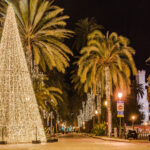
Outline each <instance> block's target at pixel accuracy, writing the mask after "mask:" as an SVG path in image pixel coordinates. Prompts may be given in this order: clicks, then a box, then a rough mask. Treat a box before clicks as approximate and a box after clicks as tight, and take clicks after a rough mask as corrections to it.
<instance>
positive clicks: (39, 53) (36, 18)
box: [0, 0, 73, 73]
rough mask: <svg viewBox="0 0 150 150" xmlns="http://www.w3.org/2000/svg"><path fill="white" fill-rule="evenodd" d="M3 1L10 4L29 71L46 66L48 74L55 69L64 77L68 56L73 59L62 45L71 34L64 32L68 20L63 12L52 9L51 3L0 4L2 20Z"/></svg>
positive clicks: (39, 0)
mask: <svg viewBox="0 0 150 150" xmlns="http://www.w3.org/2000/svg"><path fill="white" fill-rule="evenodd" d="M5 1H6V2H7V3H10V2H11V3H12V4H13V7H14V9H15V12H16V16H17V21H18V26H19V30H20V35H21V38H22V43H23V47H24V50H25V52H26V55H27V62H28V66H29V69H30V71H31V72H32V70H33V66H34V64H36V65H40V66H41V68H42V69H43V70H44V71H45V70H46V66H47V67H48V68H49V69H50V70H52V69H53V68H56V69H57V70H58V71H59V72H63V73H64V72H65V68H66V67H68V66H69V63H68V62H69V57H68V54H70V55H73V54H72V52H71V50H70V49H69V47H67V46H66V45H65V44H64V43H63V41H64V39H66V38H70V36H71V35H72V31H70V30H67V29H65V27H66V22H65V20H66V19H68V18H69V17H68V16H63V15H62V13H63V10H64V9H63V8H60V7H58V6H56V5H54V4H53V3H54V1H53V0H18V1H13V0H1V2H0V6H1V8H0V12H1V13H2V15H3V17H4V16H5V12H6V11H5V8H6V2H5ZM2 21H3V19H2ZM33 60H34V62H33Z"/></svg>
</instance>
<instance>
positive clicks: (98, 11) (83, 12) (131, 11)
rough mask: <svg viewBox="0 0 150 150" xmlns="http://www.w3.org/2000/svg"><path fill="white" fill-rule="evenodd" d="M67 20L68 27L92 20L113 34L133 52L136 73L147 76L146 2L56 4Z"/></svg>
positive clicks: (149, 29) (68, 0)
mask: <svg viewBox="0 0 150 150" xmlns="http://www.w3.org/2000/svg"><path fill="white" fill-rule="evenodd" d="M56 4H58V5H59V6H60V7H63V8H64V9H65V14H67V15H69V16H70V19H69V20H68V27H69V28H71V29H74V27H75V23H76V22H77V20H79V19H83V18H85V17H95V19H96V20H97V23H98V24H101V25H103V26H104V28H105V29H106V30H108V31H110V32H117V33H118V34H121V35H123V36H126V37H128V38H129V39H130V41H131V44H130V45H131V46H132V47H133V48H134V49H135V50H136V55H135V62H136V65H137V68H138V69H146V70H147V71H148V72H150V66H146V64H145V60H146V58H148V56H150V0H56Z"/></svg>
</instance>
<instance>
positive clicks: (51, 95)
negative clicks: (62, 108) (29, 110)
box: [33, 74, 63, 111]
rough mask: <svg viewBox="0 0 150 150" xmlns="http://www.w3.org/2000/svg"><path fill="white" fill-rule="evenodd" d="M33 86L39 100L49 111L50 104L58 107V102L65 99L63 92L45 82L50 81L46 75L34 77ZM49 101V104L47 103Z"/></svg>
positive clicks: (54, 107)
mask: <svg viewBox="0 0 150 150" xmlns="http://www.w3.org/2000/svg"><path fill="white" fill-rule="evenodd" d="M34 80H36V81H35V82H33V83H34V84H33V86H34V89H35V96H36V99H37V102H38V104H39V105H40V106H42V108H43V109H45V110H46V111H48V109H49V106H50V107H51V108H53V109H56V107H57V105H58V102H59V101H61V102H62V101H63V99H62V94H63V92H62V91H61V90H60V89H59V88H56V87H54V86H50V87H49V86H47V85H46V84H45V83H44V82H46V81H48V80H49V79H48V77H47V76H46V75H43V74H42V75H41V76H40V78H37V79H34ZM47 103H48V104H47Z"/></svg>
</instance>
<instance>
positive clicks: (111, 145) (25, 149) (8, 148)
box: [0, 135, 150, 150]
mask: <svg viewBox="0 0 150 150" xmlns="http://www.w3.org/2000/svg"><path fill="white" fill-rule="evenodd" d="M0 150H150V143H136V144H135V143H124V142H113V141H103V140H100V139H94V138H89V137H83V136H77V135H65V136H61V137H60V138H59V141H58V142H56V143H49V144H38V145H33V144H26V145H25V144H19V145H0Z"/></svg>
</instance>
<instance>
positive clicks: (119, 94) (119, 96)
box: [118, 92, 123, 137]
mask: <svg viewBox="0 0 150 150" xmlns="http://www.w3.org/2000/svg"><path fill="white" fill-rule="evenodd" d="M122 96H123V94H122V93H121V92H119V93H118V99H119V100H120V101H121V100H122ZM119 118H120V123H119V137H121V116H120V117H119Z"/></svg>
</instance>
